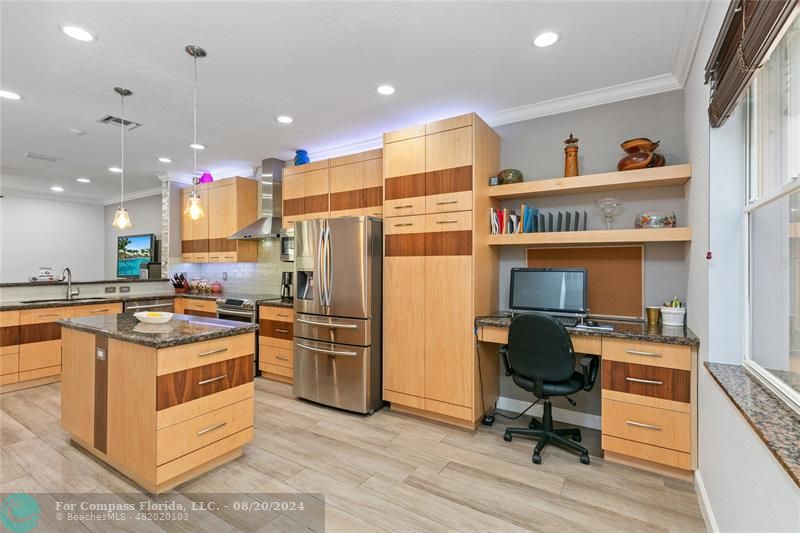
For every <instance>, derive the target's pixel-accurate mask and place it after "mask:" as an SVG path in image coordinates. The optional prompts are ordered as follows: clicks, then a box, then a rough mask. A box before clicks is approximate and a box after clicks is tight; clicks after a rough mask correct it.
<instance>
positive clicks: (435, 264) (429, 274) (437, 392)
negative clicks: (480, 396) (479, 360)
mask: <svg viewBox="0 0 800 533" xmlns="http://www.w3.org/2000/svg"><path fill="white" fill-rule="evenodd" d="M424 276H425V319H424V322H425V324H427V326H428V327H427V328H425V397H426V398H429V399H432V400H438V401H440V402H445V403H449V404H455V405H460V406H464V407H471V406H472V386H473V379H474V373H473V366H474V365H473V363H474V360H475V353H474V347H473V344H474V343H473V333H472V332H473V320H474V317H473V315H472V257H471V256H468V255H464V256H431V255H429V256H428V257H426V258H425V274H424Z"/></svg>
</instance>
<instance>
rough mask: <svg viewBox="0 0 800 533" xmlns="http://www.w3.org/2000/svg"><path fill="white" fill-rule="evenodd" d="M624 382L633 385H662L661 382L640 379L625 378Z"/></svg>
mask: <svg viewBox="0 0 800 533" xmlns="http://www.w3.org/2000/svg"><path fill="white" fill-rule="evenodd" d="M625 381H633V382H634V383H646V384H648V385H663V384H664V383H662V382H661V381H655V380H653V379H641V378H628V377H626V378H625Z"/></svg>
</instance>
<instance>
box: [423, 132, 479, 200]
mask: <svg viewBox="0 0 800 533" xmlns="http://www.w3.org/2000/svg"><path fill="white" fill-rule="evenodd" d="M472 181H473V179H472V126H468V127H466V128H458V129H454V130H449V131H443V132H441V133H435V134H433V135H428V136H427V137H425V194H426V212H427V213H438V212H444V211H461V210H464V209H472Z"/></svg>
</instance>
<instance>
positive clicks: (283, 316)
mask: <svg viewBox="0 0 800 533" xmlns="http://www.w3.org/2000/svg"><path fill="white" fill-rule="evenodd" d="M277 316H279V317H281V318H289V315H282V314H280V313H277Z"/></svg>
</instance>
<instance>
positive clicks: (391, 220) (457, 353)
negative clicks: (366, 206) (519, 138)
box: [383, 113, 500, 427]
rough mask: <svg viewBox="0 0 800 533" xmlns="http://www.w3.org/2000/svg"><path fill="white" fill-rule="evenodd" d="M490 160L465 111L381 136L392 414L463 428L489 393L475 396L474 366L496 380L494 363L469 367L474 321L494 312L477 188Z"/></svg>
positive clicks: (491, 139)
mask: <svg viewBox="0 0 800 533" xmlns="http://www.w3.org/2000/svg"><path fill="white" fill-rule="evenodd" d="M499 152H500V138H499V136H498V135H497V133H496V132H494V130H492V129H491V128H490V127H489V126H488V125H487V124H486V123H485V122H484V121H483V120H482V119H481V118H480V117H478V116H477V115H476V114H474V113H470V114H467V115H462V116H458V117H454V118H450V119H446V120H441V121H437V122H432V123H429V124H425V125H422V126H413V127H411V128H405V129H403V130H398V131H394V132H390V133H386V134H384V147H383V175H384V216H385V217H386V218H385V221H384V234H385V236H384V273H383V276H384V289H383V291H384V292H383V298H384V328H383V331H384V338H383V360H384V362H383V368H384V374H383V388H384V399H385V400H387V401H389V402H391V403H392V407H393V408H395V409H398V410H405V411H409V412H412V413H414V414H419V415H422V416H427V417H431V418H436V419H440V420H445V421H448V422H451V423H454V424H458V425H462V426H467V427H472V426H473V425H474V423H475V421H476V420H478V419H480V418H481V417H482V416H483V411H484V407H483V405H489V404H490V403H491V401H493V395H494V394H496V390H495V389H496V385H495V384H493V383H491V382H490V383H486V384H484V389H483V394H482V391H481V379H480V373H479V371H480V370H481V368H480V367H481V364H482V365H483V366H484V368H483V369H482V370H483V371H484V374H486V375H491V376H496V375H497V374H496V368H497V366H496V365H497V361H496V359H497V357H496V354H493V355H492V356H491V357H487V358H486V360H485V361H484V360H483V359H482V360H481V364H479V363H478V359H477V357H478V355H477V354H476V350H475V335H474V317H475V316H476V314H486V313H489V312H491V311H492V310H493V309H496V308H497V287H496V285H497V283H496V279H497V278H496V273H497V256H496V252H495V251H494V250H492V249H491V248H490V247H489V246H488V244H487V243H486V237H487V236H488V233H489V215H488V213H489V207H490V205H489V203H488V202H489V200H488V195H487V193H486V192H487V191H486V190H485V189H486V188H487V187H488V179H489V177H490V176H492V175H495V174H496V173H497V171H498V170H499V168H498V167H499ZM492 369H494V373H492ZM493 381H496V379H494V380H493ZM482 402H483V405H482Z"/></svg>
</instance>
